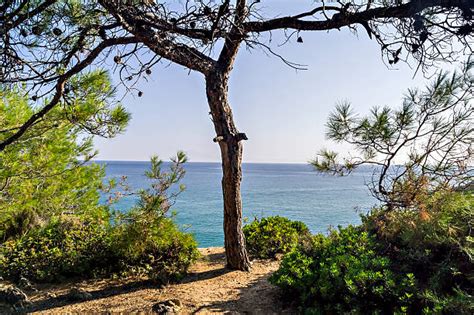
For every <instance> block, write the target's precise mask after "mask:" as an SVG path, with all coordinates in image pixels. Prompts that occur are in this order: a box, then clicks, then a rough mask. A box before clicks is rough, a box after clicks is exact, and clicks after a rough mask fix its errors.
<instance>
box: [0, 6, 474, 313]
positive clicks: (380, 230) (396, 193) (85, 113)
mask: <svg viewBox="0 0 474 315" xmlns="http://www.w3.org/2000/svg"><path fill="white" fill-rule="evenodd" d="M185 2H186V4H190V3H192V5H185V6H180V7H179V9H176V10H175V9H170V7H169V6H167V5H165V4H166V1H164V3H165V4H162V3H158V2H155V1H107V0H98V1H85V2H83V1H66V0H57V1H55V0H45V1H5V2H4V3H2V4H0V8H2V14H1V19H0V29H1V31H2V32H1V34H0V36H1V39H2V40H1V41H0V49H1V51H2V56H1V58H2V63H1V64H0V124H1V130H0V277H1V278H2V281H3V280H7V281H11V282H13V283H21V282H25V281H29V280H31V281H34V282H61V281H64V280H66V279H67V280H71V279H87V278H120V277H123V276H130V275H132V276H137V278H139V277H144V278H146V279H148V280H152V282H153V283H155V284H156V283H159V284H166V283H168V282H171V281H177V280H179V279H182V278H183V276H185V274H186V272H187V271H188V269H189V267H190V266H191V265H192V264H193V263H194V262H195V261H196V260H197V258H198V256H199V252H198V250H197V242H196V241H195V239H194V237H193V236H192V235H191V234H189V233H186V232H183V231H182V230H181V229H180V227H179V226H178V225H177V224H176V223H175V221H174V217H173V213H172V212H173V211H172V207H173V205H174V201H175V199H176V198H177V197H178V196H179V194H180V193H181V192H182V191H183V190H184V189H185V187H184V186H183V185H182V184H181V180H182V179H183V177H184V175H185V168H184V166H183V165H184V164H185V163H186V162H187V157H186V155H185V154H184V153H183V152H178V153H177V154H176V156H175V157H173V158H172V159H171V166H170V168H169V170H164V169H163V163H162V160H160V159H159V158H158V157H153V158H151V161H150V169H149V170H148V171H146V172H145V175H146V177H147V181H148V182H149V188H147V189H142V190H138V191H136V190H134V189H133V188H131V187H129V186H128V185H127V183H126V179H123V181H120V182H118V183H117V182H115V181H113V180H112V181H109V182H107V181H106V179H105V177H104V176H105V170H104V168H103V167H101V166H100V165H97V164H94V163H91V160H92V159H93V158H94V157H95V156H96V151H95V150H94V148H93V138H94V137H97V136H100V137H114V136H116V135H117V134H119V133H122V132H124V131H125V129H126V126H127V124H128V122H129V120H130V114H129V113H128V112H127V111H126V110H125V109H124V107H123V106H122V105H121V104H120V102H117V100H116V99H117V98H116V96H115V94H116V92H117V86H116V85H113V84H112V83H111V75H110V74H109V73H108V71H106V70H104V67H105V68H107V69H109V68H110V70H116V72H115V73H116V76H117V78H118V79H119V80H120V83H121V85H120V88H119V89H123V90H125V91H126V92H127V93H136V95H137V96H138V97H141V96H142V95H143V92H142V91H140V90H138V88H137V84H138V82H139V80H140V79H141V78H143V77H146V76H148V75H150V74H151V73H152V70H151V69H152V67H153V66H154V65H156V64H157V63H159V62H160V61H161V60H162V59H166V60H168V61H170V62H172V63H176V64H178V65H180V66H183V67H185V68H187V69H189V70H192V71H196V72H198V73H200V74H202V76H203V78H204V81H205V86H206V96H207V102H208V105H209V109H210V113H209V114H210V116H211V118H212V123H213V125H214V129H215V133H216V136H215V138H214V139H213V140H214V142H216V143H217V144H218V145H219V149H220V153H221V159H222V172H223V178H222V190H223V208H224V216H223V218H224V224H223V226H224V236H225V237H224V240H223V241H224V247H225V255H226V268H227V269H225V268H224V267H223V268H222V270H224V271H218V272H216V271H215V270H213V271H212V272H209V273H206V272H204V273H205V275H204V277H212V276H215V275H216V274H219V272H220V273H225V272H227V271H229V270H228V269H233V270H240V271H249V270H250V268H251V264H250V257H253V258H262V259H279V258H280V256H283V258H282V260H281V265H280V266H279V268H278V270H277V271H276V272H275V273H274V274H273V275H272V276H271V278H270V281H271V283H273V284H275V285H276V286H278V287H279V288H281V289H282V292H284V297H286V298H288V299H289V300H294V301H296V304H297V306H298V307H299V310H300V311H301V312H307V313H315V314H338V313H350V314H366V313H374V314H385V313H393V314H406V313H410V314H420V313H425V314H431V313H438V314H453V313H456V314H472V313H474V299H473V295H474V286H473V281H474V273H473V259H474V238H473V234H472V229H473V224H474V216H473V207H474V198H473V196H472V190H469V189H470V188H469V187H472V180H473V176H472V175H473V168H472V166H473V152H474V151H473V138H474V128H473V113H474V106H473V83H474V81H473V75H472V70H473V66H474V64H473V60H467V62H466V64H465V66H464V67H463V68H462V69H461V71H458V72H454V73H452V74H448V73H446V72H442V73H438V75H437V76H436V77H435V79H434V80H433V82H432V84H431V85H429V86H428V87H427V88H426V89H425V90H415V89H413V90H410V91H409V92H408V93H407V95H406V96H405V98H404V100H403V105H402V107H401V108H400V109H394V108H391V107H382V108H379V107H377V108H374V109H373V110H372V111H371V112H370V113H369V114H368V115H366V116H360V115H356V114H354V112H353V110H352V107H351V106H350V105H349V104H347V103H344V104H340V105H339V106H337V107H336V109H335V111H334V112H333V114H332V115H331V116H330V117H329V120H328V124H327V129H328V132H327V136H328V138H329V139H330V140H333V141H336V142H338V143H346V144H350V145H352V146H353V149H354V150H353V151H352V152H351V153H357V154H352V155H351V156H350V157H344V156H342V158H341V155H339V154H337V153H335V152H333V151H329V150H324V151H321V152H320V155H319V156H318V158H317V159H315V160H314V161H311V164H312V165H313V166H314V168H315V169H316V170H317V171H319V172H326V173H332V174H336V175H346V174H348V173H351V172H352V171H354V170H355V169H356V168H357V167H359V166H360V165H371V166H373V167H374V172H375V173H374V174H375V175H374V177H373V179H372V182H371V183H370V184H369V189H370V191H371V193H372V194H373V196H374V197H375V198H377V199H378V200H379V201H380V202H381V205H380V206H378V207H376V208H374V209H372V210H371V211H370V212H368V213H367V214H365V215H362V217H361V218H362V220H361V221H362V223H361V224H360V225H358V226H352V225H350V226H346V227H338V228H337V229H332V230H331V231H330V232H329V233H328V234H327V235H323V234H317V235H311V233H310V231H309V229H308V227H307V226H306V225H305V224H304V223H303V222H299V221H296V222H295V221H290V220H288V219H286V218H283V217H270V218H261V219H256V220H255V221H253V222H251V223H250V224H248V225H246V226H244V227H243V226H242V202H241V193H240V188H241V187H240V183H241V179H242V170H241V164H242V155H243V141H244V140H247V136H246V134H245V133H242V132H240V131H239V130H238V128H237V127H236V124H235V122H234V119H233V115H232V110H231V106H230V103H229V98H228V88H229V78H230V75H231V72H232V69H233V67H234V62H235V60H236V57H237V55H238V51H239V48H240V47H241V46H242V45H243V44H247V46H248V47H249V48H253V47H261V48H263V49H264V50H265V51H266V52H268V53H270V54H272V55H276V56H278V57H279V58H280V59H281V60H283V61H284V62H285V63H286V64H287V65H289V66H290V67H293V68H296V69H301V68H302V67H301V66H300V65H298V64H294V63H291V62H289V61H288V60H286V59H285V58H283V57H282V56H280V55H279V54H278V53H275V52H274V51H273V50H272V48H271V47H270V46H269V44H270V43H267V41H269V40H268V39H267V38H266V37H265V35H264V34H268V33H269V32H272V31H277V30H285V31H287V33H285V34H286V38H285V43H291V42H292V41H294V42H296V43H299V44H303V37H302V35H301V34H300V32H302V31H329V30H335V29H340V28H344V27H346V28H350V29H352V30H355V29H356V27H357V26H360V27H362V29H363V31H364V32H366V33H367V34H368V36H369V38H370V39H374V40H375V41H376V42H377V43H378V44H379V45H380V47H381V49H382V55H383V58H385V60H386V61H387V62H388V64H389V65H395V64H397V63H398V62H400V61H408V60H412V61H413V60H414V61H416V62H417V64H418V67H419V69H421V71H430V69H432V67H431V66H433V65H435V64H436V63H437V62H438V61H440V60H445V59H447V60H449V61H454V60H455V59H456V58H455V56H456V53H457V52H458V51H457V50H458V49H460V50H462V49H464V50H465V51H471V52H472V47H471V44H472V34H473V33H474V31H473V25H472V10H473V5H472V3H471V1H464V0H459V1H447V0H431V1H408V2H406V1H367V2H366V3H363V4H360V3H359V2H358V1H346V2H345V3H343V2H338V3H337V5H336V4H335V5H331V6H326V5H324V4H323V5H322V6H316V7H315V8H314V9H312V10H310V11H304V12H301V13H300V14H297V15H292V16H290V15H289V16H286V17H280V18H267V17H265V14H263V12H262V14H260V12H261V11H260V10H261V9H262V8H261V7H259V4H258V3H259V2H260V1H254V2H251V3H248V2H247V1H244V0H237V1H235V2H231V1H227V0H223V1H210V2H208V1H185ZM387 29H388V30H389V31H387ZM110 64H112V65H113V66H112V67H109V65H110ZM425 73H427V72H425ZM315 176H316V175H315ZM104 196H108V197H109V198H108V199H107V198H104ZM123 196H133V197H135V199H136V203H135V205H134V206H132V207H131V208H129V209H126V211H116V210H115V209H114V202H115V201H117V200H120V198H122V197H123ZM104 200H105V201H104ZM273 263H275V261H273ZM200 276H203V275H200ZM25 279H26V280H25ZM199 279H200V278H199ZM267 285H268V283H267ZM8 290H10V289H8ZM8 290H7V291H6V292H7V293H8V294H10V293H11V292H17V293H18V291H15V290H16V288H14V289H12V290H13V291H12V290H10V291H8ZM0 291H1V292H4V291H2V290H0ZM1 294H3V293H0V296H1V297H3V296H2V295H1ZM18 294H19V296H20V297H21V296H22V295H21V294H23V293H21V292H20V293H18ZM8 297H10V295H9V296H8ZM12 304H14V303H12ZM174 304H175V305H177V304H179V303H174ZM162 306H163V305H162ZM163 307H164V306H163Z"/></svg>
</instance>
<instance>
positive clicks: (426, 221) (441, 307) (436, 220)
mask: <svg viewBox="0 0 474 315" xmlns="http://www.w3.org/2000/svg"><path fill="white" fill-rule="evenodd" d="M473 209H474V197H473V196H472V195H471V194H463V193H452V192H446V191H444V192H438V193H436V194H434V195H431V196H429V197H427V198H426V200H423V201H422V202H420V204H419V205H418V207H417V208H413V209H398V210H396V211H384V210H383V209H378V210H375V211H373V212H372V214H371V215H369V216H367V217H365V218H363V222H364V228H365V229H366V230H368V231H369V233H372V234H374V235H376V237H377V241H378V243H379V245H380V246H381V247H382V248H384V249H385V254H386V255H387V256H388V257H390V258H391V259H392V260H393V261H394V263H395V265H396V266H397V269H398V270H400V271H401V272H406V271H411V272H413V273H414V274H415V276H416V278H417V280H418V286H419V292H420V296H419V299H420V301H421V303H422V304H423V305H424V307H425V308H427V309H429V310H430V311H443V312H445V313H450V312H451V311H450V310H456V313H459V314H463V313H464V314H472V313H473V312H474V299H473V298H472V294H473V293H474V292H473V291H474V290H473V288H474V285H473V284H474V271H473V268H472V265H473V260H474V242H473V238H472V226H473V224H474V215H473V214H474V212H473ZM468 300H470V302H469V303H468V302H467V301H468ZM461 305H462V307H461Z"/></svg>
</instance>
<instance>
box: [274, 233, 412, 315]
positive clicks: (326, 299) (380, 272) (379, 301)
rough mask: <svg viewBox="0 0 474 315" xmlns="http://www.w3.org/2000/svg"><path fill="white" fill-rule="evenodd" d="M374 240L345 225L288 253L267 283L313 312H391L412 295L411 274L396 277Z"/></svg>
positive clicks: (403, 304) (317, 236)
mask: <svg viewBox="0 0 474 315" xmlns="http://www.w3.org/2000/svg"><path fill="white" fill-rule="evenodd" d="M391 264H392V262H391V260H390V259H389V258H387V257H385V256H383V255H380V254H378V253H377V243H376V241H375V239H374V238H373V237H372V236H371V235H369V234H368V233H367V232H363V231H361V230H360V228H356V227H353V226H349V227H347V228H340V229H339V230H338V231H332V232H331V233H330V235H329V236H327V237H326V236H323V235H321V234H319V235H316V236H314V237H313V239H312V242H311V244H309V246H299V247H298V248H297V249H296V250H294V251H292V252H291V253H289V254H287V255H286V256H285V257H284V259H283V261H282V264H281V266H280V269H279V270H278V271H277V272H275V274H273V275H272V277H271V278H270V281H271V282H272V283H274V284H276V285H278V286H279V287H281V288H283V289H284V290H285V291H286V293H287V294H289V295H290V296H293V297H296V298H297V299H298V300H299V302H300V304H301V305H303V306H304V307H307V308H309V309H311V310H312V311H317V312H323V313H326V312H335V313H345V312H350V311H352V312H360V313H363V314H364V313H368V312H373V311H376V310H380V311H385V312H392V313H393V311H395V310H397V308H399V310H401V308H403V309H406V307H407V306H408V305H409V302H410V299H411V298H412V297H413V296H414V291H415V278H414V276H413V274H411V273H407V274H400V275H398V274H395V273H394V272H392V270H391Z"/></svg>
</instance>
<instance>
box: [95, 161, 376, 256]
mask: <svg viewBox="0 0 474 315" xmlns="http://www.w3.org/2000/svg"><path fill="white" fill-rule="evenodd" d="M92 162H93V163H94V162H95V163H98V164H102V165H105V166H106V167H105V172H106V178H105V179H106V180H108V179H112V178H117V179H119V178H121V177H123V176H126V178H127V180H128V182H129V184H130V186H131V187H132V188H133V189H141V188H146V187H147V186H148V185H149V180H148V179H147V178H146V177H145V176H144V172H145V171H146V170H147V169H148V167H147V166H148V165H149V161H120V160H94V161H92ZM168 166H169V162H165V163H164V164H163V169H164V170H165V171H166V169H167V167H168ZM184 168H185V170H186V175H185V176H184V178H183V180H182V183H183V184H184V185H185V186H186V189H185V191H184V192H183V193H182V194H181V195H180V196H179V197H178V199H177V200H176V203H175V204H174V206H173V208H172V209H171V210H172V211H176V213H177V215H176V217H175V219H176V222H177V223H178V224H179V225H180V226H181V227H182V228H183V229H184V230H186V231H188V232H191V233H193V234H194V236H195V237H196V240H197V241H198V245H199V247H216V246H217V247H219V246H222V245H223V243H224V236H223V230H222V224H223V201H222V190H221V178H222V168H221V166H220V163H219V162H187V163H185V164H184ZM242 169H243V174H244V176H243V179H242V204H243V218H244V224H245V223H247V222H250V221H252V220H253V219H254V218H262V217H267V216H273V215H280V216H285V217H288V218H289V219H292V220H299V221H302V222H304V223H305V224H307V225H308V227H309V228H310V230H311V231H312V232H313V233H327V231H328V230H329V229H330V228H333V227H337V226H339V225H340V226H347V225H349V224H358V223H360V213H366V212H368V211H369V210H370V209H371V208H372V207H373V206H374V205H375V204H376V200H375V199H374V198H373V197H372V196H371V195H370V193H369V190H368V188H367V186H366V181H367V180H368V179H370V177H371V175H372V170H371V169H369V168H361V169H360V170H356V171H355V172H354V173H353V174H351V175H349V176H346V177H341V176H331V175H321V174H319V173H318V172H316V171H314V170H313V168H312V167H311V165H309V164H307V163H306V164H305V163H253V162H246V163H243V164H242ZM135 203H136V198H134V197H125V198H123V199H121V200H120V201H119V202H118V203H117V204H115V205H113V207H114V209H116V210H118V211H128V209H130V208H131V207H133V206H134V205H135Z"/></svg>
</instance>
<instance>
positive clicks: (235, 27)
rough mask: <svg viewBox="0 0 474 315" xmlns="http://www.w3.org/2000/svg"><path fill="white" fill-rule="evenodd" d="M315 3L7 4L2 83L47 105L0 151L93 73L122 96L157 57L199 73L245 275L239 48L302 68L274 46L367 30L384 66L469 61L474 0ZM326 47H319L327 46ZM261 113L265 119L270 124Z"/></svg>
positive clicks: (234, 261)
mask: <svg viewBox="0 0 474 315" xmlns="http://www.w3.org/2000/svg"><path fill="white" fill-rule="evenodd" d="M333 2H334V3H331V4H330V5H326V4H325V3H324V2H323V3H318V1H316V2H308V3H307V5H302V6H298V4H295V8H296V10H289V9H286V10H287V12H281V13H282V14H281V16H279V17H275V16H274V13H272V10H271V9H270V10H268V9H267V8H266V7H265V5H263V2H262V1H246V0H236V1H230V0H221V1H200V0H198V1H183V2H179V1H178V2H176V1H138V0H137V1H116V0H97V1H73V0H45V1H24V0H7V1H4V2H3V3H2V4H1V5H0V8H1V12H2V19H1V20H0V29H1V34H0V36H1V39H2V40H1V41H0V48H1V50H2V52H3V54H2V63H1V65H0V84H2V85H7V86H10V85H18V84H20V85H21V84H24V85H27V86H28V88H29V89H30V90H31V98H32V99H34V100H35V101H39V100H42V101H43V104H41V106H40V107H39V108H38V109H37V110H36V111H35V112H34V113H32V114H31V115H30V116H29V117H25V118H24V119H22V120H21V122H19V123H18V124H17V126H15V128H14V129H12V130H10V131H9V132H7V133H5V134H4V137H3V139H2V140H1V142H0V151H3V150H5V149H6V148H7V147H8V146H10V145H12V144H14V143H15V142H17V141H22V139H23V138H24V137H25V135H26V134H27V132H28V129H30V128H32V127H34V126H35V124H37V123H38V122H39V121H41V120H42V119H43V118H44V117H47V116H49V115H51V111H52V110H53V109H54V108H56V107H61V106H64V105H65V104H67V105H68V106H69V104H68V103H67V102H65V101H66V100H67V99H68V98H69V95H70V93H71V92H72V93H74V90H73V89H71V88H70V87H69V86H68V84H69V82H70V81H71V80H73V79H74V77H76V76H77V75H78V74H79V73H83V72H85V71H88V70H89V69H90V68H101V67H109V68H111V69H114V70H116V73H117V77H118V78H119V79H120V83H121V85H120V86H121V87H124V89H125V90H126V91H127V92H129V93H134V94H135V95H137V96H138V97H141V96H142V95H143V91H141V90H139V88H138V86H137V83H138V82H139V81H140V79H143V78H146V77H147V76H149V75H150V74H151V73H152V68H153V66H155V65H156V64H158V63H160V61H162V60H167V62H168V61H169V62H171V63H174V64H176V65H179V66H182V67H185V68H186V69H189V71H194V72H196V73H199V74H200V75H202V79H203V80H204V83H205V93H206V96H207V103H208V106H209V114H210V116H211V118H212V119H211V120H212V123H213V126H214V130H215V137H214V142H216V143H217V144H218V145H219V149H220V153H221V160H222V172H223V180H222V191H223V201H224V202H223V205H224V207H223V208H224V209H223V210H224V211H223V212H224V234H225V242H224V246H225V249H226V256H227V261H228V265H229V267H231V268H233V269H236V270H248V269H249V268H250V261H249V257H248V255H247V251H246V248H245V240H244V235H243V231H242V201H241V179H242V168H241V164H242V157H243V142H244V140H247V135H246V134H245V133H243V132H241V131H239V129H238V128H237V125H236V123H235V121H234V118H233V114H232V108H231V105H230V102H229V95H228V90H229V79H230V76H231V73H232V70H233V68H234V66H235V61H236V59H237V56H238V53H239V50H241V48H242V47H243V46H245V47H246V48H248V49H261V50H263V51H264V52H265V53H267V54H269V55H273V56H276V57H277V58H279V59H280V60H282V61H283V62H284V63H285V64H286V65H287V66H289V67H292V68H294V69H297V70H303V69H306V67H305V66H303V65H300V64H297V63H294V62H291V61H289V60H288V59H287V58H285V57H284V56H282V55H281V54H280V53H279V50H278V45H275V44H274V43H272V38H273V36H272V34H273V33H276V32H278V33H280V34H282V37H283V38H282V42H283V43H285V44H288V45H289V44H292V43H294V44H298V45H304V38H303V32H317V31H319V32H329V31H333V30H340V29H349V30H351V31H353V32H357V30H359V31H362V32H363V33H364V34H366V35H367V36H368V38H369V39H370V40H373V41H374V42H376V43H377V44H378V45H379V46H380V48H381V55H382V57H383V59H384V60H385V61H386V63H387V64H388V65H390V66H395V65H397V64H399V63H400V62H403V61H405V62H410V61H411V62H413V63H416V64H417V66H416V68H417V69H418V70H421V71H422V72H425V73H427V72H429V71H430V68H432V66H434V65H436V64H437V63H438V62H439V61H448V62H449V61H456V59H457V56H458V55H459V53H461V52H463V51H464V52H467V53H470V52H471V53H472V47H471V45H472V34H473V33H474V31H473V26H472V16H473V14H472V9H473V7H472V1H469V0H452V1H447V0H430V1H355V0H348V1H333ZM321 46H324V44H322V45H321ZM265 118H266V117H265V116H263V117H261V118H259V119H265Z"/></svg>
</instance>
